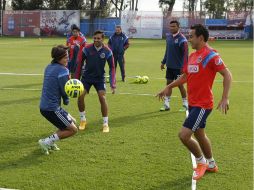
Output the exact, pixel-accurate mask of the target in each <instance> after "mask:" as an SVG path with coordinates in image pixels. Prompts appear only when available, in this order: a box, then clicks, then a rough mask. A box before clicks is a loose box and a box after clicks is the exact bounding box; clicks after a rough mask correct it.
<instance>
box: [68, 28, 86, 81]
mask: <svg viewBox="0 0 254 190" xmlns="http://www.w3.org/2000/svg"><path fill="white" fill-rule="evenodd" d="M79 33H80V30H79V27H78V26H76V25H75V26H73V27H72V36H71V37H70V38H69V39H68V42H67V45H68V47H69V49H70V53H69V62H68V69H69V71H70V74H71V78H73V77H74V73H75V71H76V67H77V58H78V54H79V52H81V51H82V50H83V48H84V47H85V45H86V38H85V37H84V36H80V35H79Z"/></svg>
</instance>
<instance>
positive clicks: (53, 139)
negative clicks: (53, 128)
mask: <svg viewBox="0 0 254 190" xmlns="http://www.w3.org/2000/svg"><path fill="white" fill-rule="evenodd" d="M58 140H59V137H58V135H57V134H56V133H55V134H53V135H50V136H49V137H47V138H45V139H44V142H45V143H46V144H47V145H51V144H53V143H54V142H56V141H58Z"/></svg>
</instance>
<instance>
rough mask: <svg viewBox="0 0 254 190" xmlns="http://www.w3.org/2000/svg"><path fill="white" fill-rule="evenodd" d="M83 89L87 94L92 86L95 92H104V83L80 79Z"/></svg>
mask: <svg viewBox="0 0 254 190" xmlns="http://www.w3.org/2000/svg"><path fill="white" fill-rule="evenodd" d="M81 81H82V83H83V85H84V88H85V89H86V91H87V93H89V91H90V88H91V86H94V88H95V89H96V91H97V92H98V91H101V90H103V91H106V84H105V82H87V81H85V80H83V79H81Z"/></svg>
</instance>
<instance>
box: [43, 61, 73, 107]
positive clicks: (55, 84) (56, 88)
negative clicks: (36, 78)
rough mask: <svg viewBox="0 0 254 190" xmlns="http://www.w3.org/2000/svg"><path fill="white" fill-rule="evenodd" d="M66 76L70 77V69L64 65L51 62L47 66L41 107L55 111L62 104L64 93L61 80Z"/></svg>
mask: <svg viewBox="0 0 254 190" xmlns="http://www.w3.org/2000/svg"><path fill="white" fill-rule="evenodd" d="M64 76H66V77H67V78H68V76H69V71H68V69H67V68H65V67H64V66H63V65H60V64H58V63H51V64H49V65H48V66H47V67H46V69H45V72H44V81H43V88H42V95H41V102H40V109H42V110H47V111H55V110H56V109H57V108H58V107H59V106H60V104H61V96H62V94H61V86H60V83H59V80H60V78H61V77H64Z"/></svg>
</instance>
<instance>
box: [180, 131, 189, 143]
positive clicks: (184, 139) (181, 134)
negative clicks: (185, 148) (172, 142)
mask: <svg viewBox="0 0 254 190" xmlns="http://www.w3.org/2000/svg"><path fill="white" fill-rule="evenodd" d="M178 137H179V139H180V140H181V141H182V142H183V143H186V142H188V140H189V139H190V137H189V136H188V135H187V134H185V133H184V132H182V131H181V132H179V133H178Z"/></svg>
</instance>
